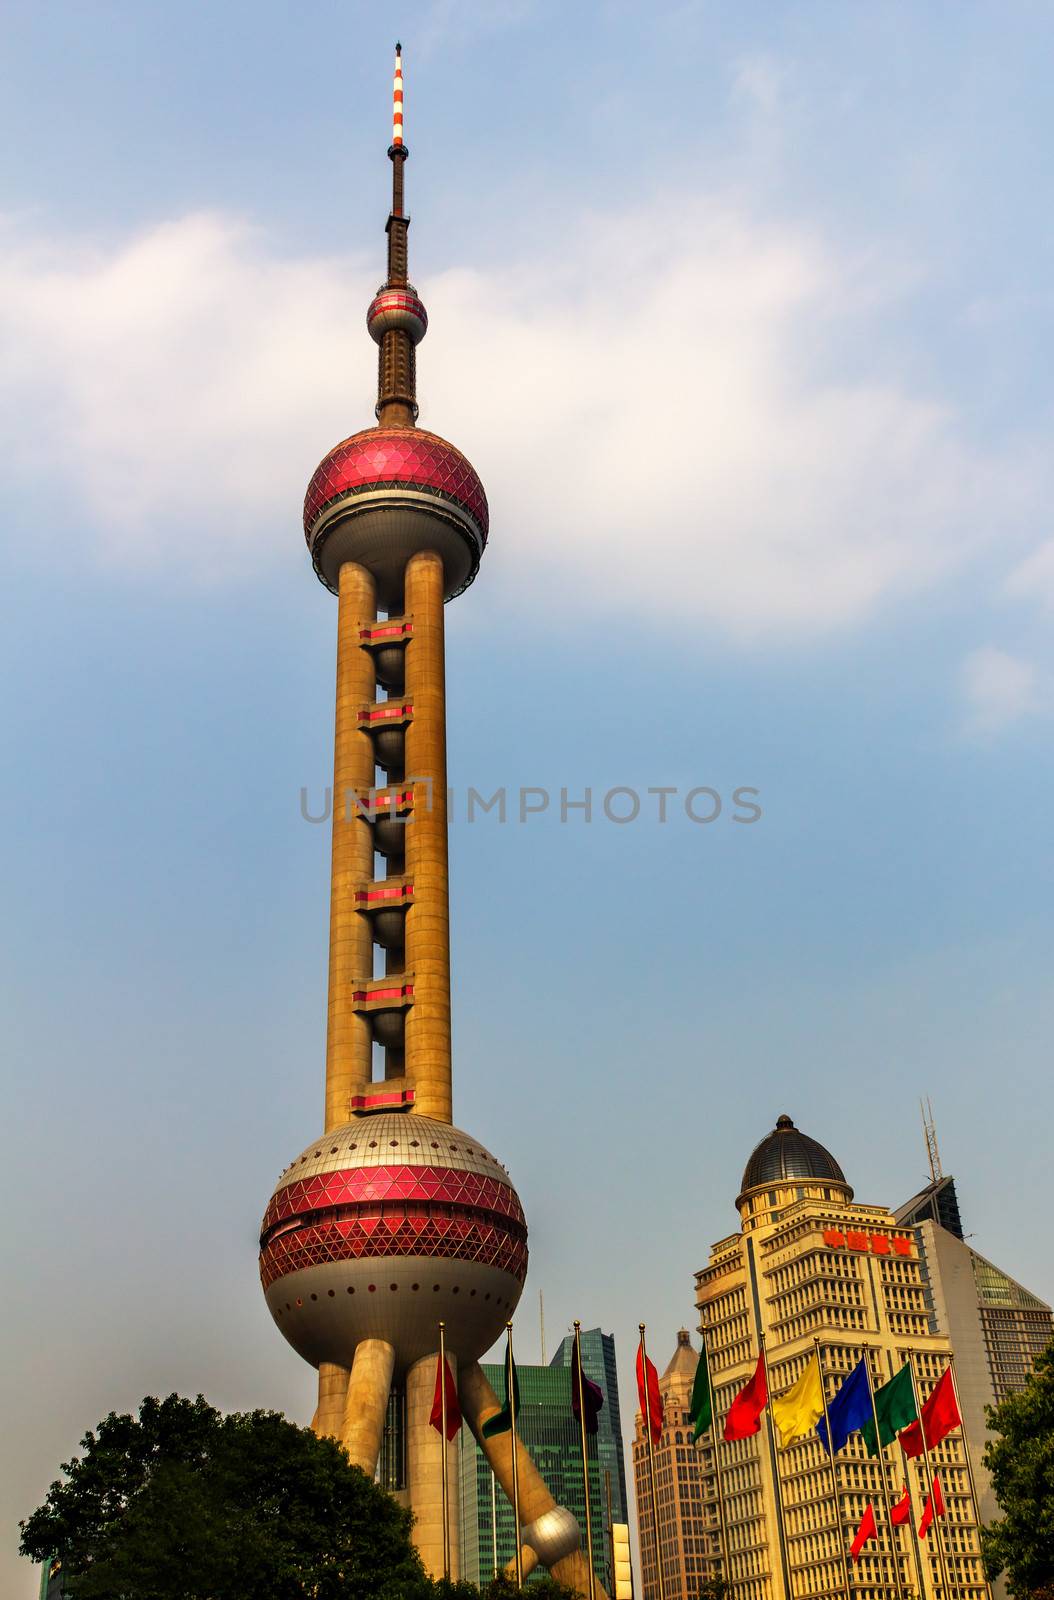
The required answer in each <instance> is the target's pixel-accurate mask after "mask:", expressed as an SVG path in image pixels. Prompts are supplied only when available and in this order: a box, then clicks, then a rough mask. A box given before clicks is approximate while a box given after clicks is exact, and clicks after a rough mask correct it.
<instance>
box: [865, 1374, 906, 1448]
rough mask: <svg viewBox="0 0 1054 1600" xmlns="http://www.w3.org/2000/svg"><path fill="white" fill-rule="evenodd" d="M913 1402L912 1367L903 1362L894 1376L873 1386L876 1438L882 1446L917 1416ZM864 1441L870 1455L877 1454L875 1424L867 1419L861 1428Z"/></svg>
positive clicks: (891, 1440)
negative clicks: (876, 1422) (876, 1420)
mask: <svg viewBox="0 0 1054 1600" xmlns="http://www.w3.org/2000/svg"><path fill="white" fill-rule="evenodd" d="M918 1414H919V1413H918V1407H917V1406H916V1405H915V1386H914V1384H913V1383H912V1381H911V1368H910V1367H909V1366H908V1365H907V1364H906V1363H905V1365H904V1366H902V1367H901V1369H900V1371H899V1372H898V1373H897V1375H896V1377H895V1378H890V1380H889V1382H888V1383H884V1384H883V1385H882V1387H881V1389H876V1390H875V1415H876V1416H877V1418H878V1432H879V1438H880V1439H881V1441H882V1447H883V1449H884V1448H885V1446H886V1445H887V1444H892V1443H893V1440H894V1439H895V1438H896V1436H897V1434H898V1433H899V1432H900V1430H901V1428H906V1427H907V1426H908V1425H909V1423H912V1422H915V1421H916V1420H917V1418H918ZM860 1432H861V1433H862V1434H863V1436H864V1439H865V1441H866V1444H867V1453H868V1455H869V1456H877V1455H878V1446H877V1444H876V1442H875V1424H874V1422H872V1421H871V1420H870V1419H869V1420H868V1421H867V1422H865V1423H864V1426H863V1427H862V1428H861V1429H860Z"/></svg>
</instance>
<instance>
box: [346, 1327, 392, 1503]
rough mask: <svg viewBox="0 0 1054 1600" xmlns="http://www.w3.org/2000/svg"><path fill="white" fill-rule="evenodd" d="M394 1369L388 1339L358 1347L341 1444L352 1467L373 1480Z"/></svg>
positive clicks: (349, 1386) (363, 1342) (371, 1340)
mask: <svg viewBox="0 0 1054 1600" xmlns="http://www.w3.org/2000/svg"><path fill="white" fill-rule="evenodd" d="M394 1369H395V1351H394V1350H393V1349H392V1346H391V1345H390V1344H388V1343H387V1342H386V1341H385V1340H384V1339H362V1340H360V1342H359V1343H358V1344H357V1345H356V1346H355V1355H354V1358H353V1360H352V1363H351V1377H350V1378H349V1380H348V1392H347V1397H346V1399H345V1402H344V1423H343V1428H342V1430H341V1441H342V1443H343V1445H344V1448H345V1450H346V1451H347V1452H348V1458H349V1460H350V1461H351V1463H352V1465H353V1466H356V1467H361V1468H362V1470H363V1472H366V1473H368V1474H369V1476H370V1477H371V1478H372V1477H373V1474H374V1473H375V1472H376V1470H377V1457H378V1455H379V1454H380V1450H381V1436H382V1435H383V1433H384V1413H385V1411H386V1410H387V1409H388V1391H389V1390H390V1388H391V1386H392V1372H393V1371H394Z"/></svg>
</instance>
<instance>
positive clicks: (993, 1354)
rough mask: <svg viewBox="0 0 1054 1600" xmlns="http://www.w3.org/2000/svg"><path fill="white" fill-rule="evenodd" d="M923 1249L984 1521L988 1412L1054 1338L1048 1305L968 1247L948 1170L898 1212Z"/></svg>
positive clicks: (990, 1504) (930, 1305) (990, 1505)
mask: <svg viewBox="0 0 1054 1600" xmlns="http://www.w3.org/2000/svg"><path fill="white" fill-rule="evenodd" d="M895 1214H896V1219H897V1222H898V1223H900V1224H901V1225H903V1226H908V1225H910V1226H911V1227H912V1228H913V1229H914V1231H915V1237H916V1238H917V1240H918V1245H919V1265H920V1270H921V1273H922V1279H923V1283H924V1285H925V1297H926V1306H927V1311H928V1314H929V1320H930V1326H931V1328H932V1329H933V1331H934V1332H935V1333H941V1334H943V1335H944V1336H945V1337H946V1338H948V1339H949V1340H950V1341H951V1345H952V1349H953V1350H954V1351H955V1376H956V1381H957V1383H958V1388H959V1401H960V1404H961V1406H962V1411H963V1419H964V1421H965V1423H966V1429H967V1435H968V1437H969V1440H970V1451H971V1456H972V1459H973V1471H974V1482H975V1484H976V1486H977V1494H978V1499H979V1501H980V1510H981V1520H982V1522H992V1521H994V1520H995V1518H996V1517H998V1516H999V1506H998V1504H997V1503H996V1499H995V1496H994V1495H993V1493H992V1486H991V1481H990V1479H989V1476H988V1473H987V1472H986V1471H985V1468H984V1462H983V1457H984V1446H985V1443H986V1440H987V1436H988V1435H987V1422H986V1418H985V1407H986V1406H994V1405H998V1403H999V1401H1000V1400H1005V1399H1006V1398H1007V1396H1008V1395H1011V1394H1015V1393H1017V1391H1018V1390H1020V1389H1022V1388H1023V1387H1024V1385H1025V1382H1026V1380H1027V1379H1028V1377H1029V1374H1030V1373H1031V1371H1032V1368H1033V1367H1034V1366H1035V1363H1036V1357H1037V1356H1038V1355H1039V1354H1040V1353H1041V1352H1042V1351H1043V1350H1045V1349H1046V1348H1047V1346H1048V1345H1049V1344H1050V1342H1051V1339H1052V1338H1054V1314H1052V1313H1051V1308H1050V1306H1048V1305H1047V1304H1046V1302H1045V1301H1043V1300H1041V1299H1040V1298H1039V1296H1038V1295H1035V1294H1032V1293H1030V1292H1029V1290H1028V1289H1025V1288H1023V1287H1022V1286H1021V1284H1019V1283H1017V1282H1015V1280H1014V1279H1013V1278H1012V1277H1010V1275H1009V1273H1006V1272H1003V1271H1002V1270H1001V1269H1000V1268H999V1267H997V1266H995V1265H994V1264H993V1263H992V1262H991V1261H989V1260H987V1259H986V1257H985V1256H983V1255H981V1253H980V1252H979V1251H978V1250H975V1249H974V1248H973V1247H972V1245H969V1244H967V1243H966V1241H965V1239H964V1238H963V1229H962V1222H961V1220H960V1215H959V1199H958V1195H957V1194H956V1190H955V1179H954V1178H951V1177H947V1178H946V1177H945V1176H944V1174H943V1173H942V1172H940V1171H939V1169H938V1170H937V1171H935V1172H934V1174H933V1182H932V1183H930V1184H928V1185H927V1186H926V1188H925V1189H923V1190H922V1191H921V1192H920V1193H919V1194H917V1195H914V1196H912V1198H911V1199H910V1200H909V1201H907V1202H906V1203H905V1204H904V1205H902V1206H900V1207H898V1209H897V1211H896V1213H895Z"/></svg>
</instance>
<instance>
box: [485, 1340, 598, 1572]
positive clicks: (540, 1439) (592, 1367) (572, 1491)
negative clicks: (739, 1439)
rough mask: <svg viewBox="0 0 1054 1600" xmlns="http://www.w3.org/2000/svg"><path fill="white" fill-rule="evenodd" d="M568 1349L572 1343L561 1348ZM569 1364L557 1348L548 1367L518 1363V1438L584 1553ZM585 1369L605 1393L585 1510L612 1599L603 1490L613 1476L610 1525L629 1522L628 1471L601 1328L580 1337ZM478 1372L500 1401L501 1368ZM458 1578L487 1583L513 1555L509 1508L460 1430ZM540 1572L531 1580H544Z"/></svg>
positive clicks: (591, 1439)
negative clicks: (572, 1521) (574, 1527)
mask: <svg viewBox="0 0 1054 1600" xmlns="http://www.w3.org/2000/svg"><path fill="white" fill-rule="evenodd" d="M565 1344H567V1345H571V1341H570V1340H567V1341H565ZM570 1360H571V1357H570V1355H568V1356H567V1358H566V1364H565V1351H564V1344H561V1346H560V1349H559V1350H558V1351H557V1353H556V1355H555V1356H554V1358H553V1360H552V1362H551V1363H550V1365H549V1366H546V1367H541V1366H526V1365H523V1364H521V1363H519V1362H517V1367H516V1370H517V1372H518V1374H519V1380H520V1411H519V1416H518V1433H519V1435H520V1437H521V1439H522V1440H523V1443H524V1445H525V1446H526V1448H527V1449H528V1450H529V1451H530V1454H531V1457H532V1459H533V1461H534V1463H535V1465H536V1466H537V1468H538V1471H539V1472H540V1473H541V1475H542V1477H543V1478H544V1479H545V1482H546V1484H547V1486H548V1488H549V1491H550V1493H551V1494H552V1496H553V1498H554V1500H555V1501H556V1502H557V1504H558V1505H562V1506H566V1507H567V1509H568V1510H569V1511H571V1512H573V1513H574V1515H575V1517H576V1518H577V1519H578V1525H579V1527H580V1528H581V1529H582V1547H583V1550H584V1549H585V1525H586V1519H585V1496H584V1492H583V1484H582V1450H581V1442H580V1434H579V1425H578V1421H577V1419H576V1418H575V1416H574V1413H573V1412H572V1409H571V1365H570ZM582 1365H583V1368H584V1371H585V1374H586V1377H588V1378H591V1379H592V1381H593V1382H594V1383H596V1384H598V1385H599V1387H600V1388H601V1389H602V1390H603V1393H604V1405H603V1409H602V1410H601V1413H600V1430H599V1431H598V1433H597V1434H595V1435H592V1436H589V1435H587V1441H588V1453H589V1503H590V1514H591V1517H592V1523H593V1566H594V1570H595V1572H596V1575H597V1577H598V1579H599V1580H600V1582H601V1583H602V1584H603V1585H604V1587H605V1589H607V1590H608V1592H609V1593H612V1592H613V1590H614V1573H613V1571H612V1560H611V1546H610V1538H609V1521H608V1502H607V1489H608V1482H609V1475H610V1488H611V1520H613V1521H614V1522H616V1523H618V1522H625V1521H626V1510H625V1507H626V1488H625V1485H626V1468H625V1462H624V1459H623V1453H622V1432H621V1426H620V1422H619V1404H618V1380H617V1377H616V1376H615V1341H614V1339H613V1338H612V1337H611V1335H610V1334H604V1333H601V1331H600V1329H599V1328H595V1329H591V1330H590V1331H589V1332H588V1333H583V1335H582ZM483 1371H484V1373H485V1374H486V1377H487V1380H488V1382H489V1383H490V1384H491V1386H492V1387H493V1389H494V1391H495V1393H496V1394H497V1395H498V1397H499V1398H502V1399H503V1398H504V1395H505V1368H504V1365H503V1364H502V1363H500V1362H498V1363H493V1364H487V1363H484V1366H483ZM459 1500H460V1505H459V1514H460V1519H461V1573H462V1576H463V1577H465V1578H468V1579H470V1580H471V1581H473V1582H475V1583H486V1582H488V1581H489V1580H490V1579H491V1578H492V1577H493V1576H494V1573H495V1571H499V1572H500V1571H501V1570H502V1568H504V1567H505V1566H506V1565H507V1564H508V1563H509V1562H510V1561H512V1560H513V1558H514V1556H515V1553H516V1546H515V1543H514V1529H513V1516H512V1507H511V1506H510V1505H509V1504H508V1503H507V1501H506V1500H505V1497H504V1496H503V1495H502V1494H501V1493H500V1491H499V1492H498V1493H495V1490H494V1479H493V1475H492V1473H491V1470H490V1468H489V1466H488V1465H487V1462H486V1459H485V1457H484V1455H483V1453H482V1451H481V1450H480V1448H479V1446H478V1445H477V1444H476V1441H475V1439H474V1438H473V1437H472V1434H471V1433H470V1432H469V1430H468V1428H466V1427H463V1428H462V1430H461V1480H460V1496H459ZM544 1575H545V1574H544V1570H543V1569H541V1568H539V1569H538V1570H537V1572H536V1573H534V1574H532V1578H531V1579H528V1582H531V1581H532V1579H537V1580H540V1579H541V1578H542V1577H544Z"/></svg>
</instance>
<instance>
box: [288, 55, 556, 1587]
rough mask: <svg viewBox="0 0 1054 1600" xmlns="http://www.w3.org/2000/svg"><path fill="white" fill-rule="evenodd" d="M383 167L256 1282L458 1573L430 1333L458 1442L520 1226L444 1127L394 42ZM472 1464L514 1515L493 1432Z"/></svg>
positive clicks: (326, 1420) (430, 533) (345, 447)
mask: <svg viewBox="0 0 1054 1600" xmlns="http://www.w3.org/2000/svg"><path fill="white" fill-rule="evenodd" d="M388 155H389V158H390V160H391V163H392V204H391V212H390V214H389V217H388V222H387V238H388V247H387V276H386V278H385V281H384V283H383V284H382V285H381V288H380V289H379V290H378V292H377V294H376V295H375V296H374V298H373V300H372V302H371V304H370V306H369V309H368V311H367V314H366V325H367V328H368V330H369V333H370V335H371V337H372V338H373V339H374V341H375V342H376V344H377V347H378V379H377V405H376V417H377V422H376V426H374V427H371V428H366V429H364V430H363V431H361V432H359V433H355V434H352V435H351V437H350V438H347V439H344V440H343V441H342V442H341V443H340V444H338V445H336V446H335V447H334V448H333V449H332V450H330V451H329V453H328V454H327V455H326V456H325V457H324V458H323V460H322V461H321V463H320V464H319V466H318V468H317V470H316V471H315V473H314V475H313V476H312V478H311V481H310V483H309V485H308V489H307V496H306V499H305V502H304V531H305V535H306V538H307V545H308V550H309V552H310V556H311V561H312V564H313V566H314V569H315V572H316V574H317V576H318V577H319V578H320V580H321V581H322V583H323V585H324V586H325V587H326V588H327V589H328V590H330V591H331V593H333V594H334V595H336V596H337V597H338V611H337V690H336V735H335V745H334V774H333V795H334V804H333V861H332V890H331V899H330V940H329V1018H328V1021H329V1026H328V1035H327V1053H326V1092H325V1115H324V1126H323V1130H322V1132H321V1133H320V1134H319V1136H318V1137H317V1138H316V1139H314V1140H313V1141H312V1143H311V1144H310V1145H308V1147H307V1149H306V1150H304V1151H303V1153H301V1154H299V1155H297V1156H296V1157H295V1159H294V1160H293V1161H292V1162H291V1163H290V1164H289V1166H288V1167H287V1168H286V1169H285V1171H284V1172H283V1173H282V1175H281V1177H280V1178H279V1180H278V1183H277V1184H276V1186H275V1189H274V1193H273V1194H272V1196H271V1200H270V1203H269V1205H268V1207H267V1211H266V1214H265V1216H264V1221H263V1226H262V1232H261V1239H260V1274H261V1281H262V1284H263V1289H264V1293H265V1296H266V1299H267V1305H268V1308H269V1310H270V1312H271V1315H272V1316H273V1318H274V1320H275V1322H276V1324H277V1326H278V1328H279V1330H280V1332H281V1333H282V1334H283V1335H284V1337H285V1338H286V1339H287V1340H288V1341H289V1343H290V1344H291V1345H292V1346H293V1348H294V1349H295V1350H296V1351H297V1353H298V1354H299V1355H301V1356H302V1357H303V1358H304V1359H305V1360H306V1361H309V1362H310V1363H311V1365H312V1366H314V1367H317V1369H318V1406H317V1409H316V1412H315V1418H314V1426H315V1428H316V1429H317V1431H318V1432H319V1433H321V1434H329V1435H332V1436H334V1437H336V1438H339V1439H341V1440H342V1441H343V1443H344V1445H345V1448H346V1449H347V1451H348V1454H349V1456H350V1457H351V1459H352V1460H353V1461H355V1462H357V1463H358V1464H359V1465H360V1466H361V1467H363V1468H364V1469H365V1470H366V1471H367V1472H370V1473H373V1472H374V1471H375V1470H376V1468H377V1465H378V1458H379V1457H380V1456H381V1453H382V1447H383V1467H382V1477H383V1479H384V1481H385V1482H386V1483H387V1484H388V1485H389V1486H390V1487H391V1488H392V1490H393V1492H395V1493H397V1494H399V1495H401V1496H403V1497H404V1498H405V1499H406V1500H407V1502H408V1503H409V1505H410V1506H411V1507H412V1509H413V1512H414V1517H415V1528H414V1537H415V1539H416V1540H417V1543H418V1546H419V1548H420V1550H421V1553H422V1556H423V1558H424V1560H425V1563H426V1565H427V1566H428V1567H429V1568H430V1570H431V1571H432V1572H435V1573H439V1572H442V1571H443V1570H444V1567H445V1566H446V1565H447V1563H448V1561H449V1566H450V1569H451V1571H452V1572H453V1573H454V1574H456V1573H457V1570H458V1560H457V1528H458V1519H457V1515H456V1506H457V1499H456V1491H457V1472H456V1462H457V1454H456V1449H455V1448H454V1447H452V1446H450V1445H448V1444H447V1443H446V1442H445V1441H444V1440H441V1438H440V1435H439V1432H438V1431H437V1430H436V1429H435V1428H434V1427H433V1426H432V1425H431V1423H430V1420H429V1419H430V1413H431V1411H432V1402H433V1394H434V1391H435V1385H436V1377H437V1351H438V1347H439V1325H440V1323H441V1322H442V1323H443V1324H445V1337H446V1348H447V1351H448V1353H449V1361H450V1366H451V1369H452V1371H453V1373H454V1374H455V1376H456V1383H457V1389H458V1394H459V1398H460V1405H461V1409H462V1411H463V1413H464V1415H465V1417H466V1419H467V1420H468V1422H469V1424H470V1426H471V1427H472V1429H473V1431H474V1432H475V1433H476V1434H477V1436H480V1429H481V1425H482V1423H483V1422H484V1421H485V1420H486V1419H487V1418H488V1417H490V1416H491V1415H493V1414H494V1413H495V1412H497V1410H498V1409H499V1406H498V1401H497V1398H496V1396H495V1394H494V1391H493V1389H492V1388H491V1386H490V1383H489V1382H488V1380H487V1378H486V1376H485V1374H484V1373H483V1371H482V1369H481V1367H480V1365H479V1358H480V1356H481V1355H483V1353H484V1352H485V1351H486V1350H487V1349H488V1348H489V1347H490V1346H491V1345H492V1344H493V1343H494V1342H495V1340H496V1339H497V1338H498V1337H499V1336H500V1335H501V1332H502V1330H503V1328H504V1326H505V1323H506V1321H507V1320H508V1319H509V1318H511V1316H512V1313H513V1311H514V1310H515V1307H516V1304H517V1302H518V1300H519V1297H520V1293H521V1291H522V1288H523V1282H524V1278H525V1276H526V1272H527V1226H526V1222H525V1219H524V1215H523V1211H522V1208H521V1206H520V1202H519V1199H518V1198H517V1195H516V1191H515V1189H514V1188H513V1186H512V1183H511V1181H510V1179H509V1176H508V1174H507V1172H506V1171H505V1169H504V1167H503V1166H502V1165H501V1163H500V1162H499V1161H497V1160H496V1159H495V1157H494V1156H493V1155H491V1153H490V1152H489V1151H488V1150H485V1149H484V1148H483V1146H482V1145H481V1144H480V1142H479V1140H478V1139H476V1138H474V1137H473V1136H472V1135H471V1134H468V1133H464V1132H462V1131H461V1130H459V1129H458V1128H456V1127H454V1126H453V1123H452V1114H453V1112H452V1063H451V1050H450V944H449V905H448V892H447V817H446V796H447V778H446V693H445V676H444V607H445V603H446V602H447V601H449V600H452V599H453V598H454V597H455V596H457V595H459V594H462V593H463V592H464V590H465V589H467V588H468V586H469V585H470V584H471V583H472V581H473V579H474V578H475V576H476V573H477V571H478V569H479V564H480V560H481V558H482V555H483V551H484V548H485V546H486V542H487V532H488V511H487V497H486V495H485V493H484V490H483V485H482V483H481V482H480V480H479V477H478V476H477V474H476V472H475V471H474V469H473V468H472V466H471V465H470V463H469V462H468V461H467V460H466V459H465V457H464V456H463V455H462V454H461V452H460V451H459V450H457V449H456V448H455V447H454V446H453V445H452V444H448V443H447V441H446V440H445V439H442V438H440V437H439V436H438V435H437V434H434V433H428V432H425V431H424V430H423V429H421V428H419V427H418V426H417V414H418V407H417V397H416V354H417V346H418V344H419V343H420V342H421V340H422V339H423V338H424V336H425V333H426V331H427V328H428V317H427V314H426V312H425V308H424V305H423V303H422V301H421V299H420V297H419V296H418V294H417V291H416V290H415V288H414V286H413V285H412V284H411V283H410V281H409V277H408V263H407V234H408V229H409V218H408V217H407V215H406V212H405V209H404V194H403V178H404V168H405V163H406V159H407V155H408V151H407V147H406V144H405V142H404V137H403V75H402V55H401V50H400V48H399V47H397V48H396V62H395V82H394V92H393V116H392V142H391V146H390V148H389V151H388ZM378 769H380V773H381V774H382V779H381V782H380V784H379V785H378V783H377V777H378ZM481 1447H482V1449H483V1450H484V1452H485V1453H486V1456H487V1459H488V1461H489V1462H490V1465H491V1466H492V1467H493V1469H494V1472H495V1473H496V1475H497V1478H498V1481H499V1482H500V1484H501V1486H502V1488H503V1490H504V1491H505V1492H506V1494H509V1495H510V1496H511V1494H512V1492H513V1470H512V1459H513V1458H512V1440H511V1437H510V1435H509V1434H508V1433H507V1432H506V1433H501V1434H498V1435H497V1436H496V1437H494V1438H491V1439H485V1440H482V1441H481ZM518 1483H519V1504H520V1516H521V1523H522V1524H525V1526H523V1528H522V1540H523V1545H524V1549H525V1555H526V1561H527V1565H528V1566H530V1565H531V1564H532V1563H533V1562H535V1561H540V1562H541V1563H542V1564H543V1565H545V1566H549V1567H551V1568H552V1570H553V1571H554V1572H555V1573H556V1574H557V1576H558V1577H560V1578H561V1579H562V1580H564V1581H566V1582H568V1583H571V1584H573V1585H575V1586H577V1587H578V1588H582V1589H584V1588H585V1586H586V1578H585V1563H584V1561H583V1558H582V1556H581V1554H580V1551H579V1548H578V1545H579V1530H578V1527H577V1524H576V1522H575V1519H574V1517H573V1516H572V1515H571V1513H570V1512H569V1511H567V1510H566V1508H561V1507H558V1506H557V1505H556V1503H555V1502H554V1500H553V1497H552V1495H551V1494H550V1493H549V1491H548V1489H547V1488H546V1486H545V1483H544V1481H543V1479H542V1478H541V1476H540V1475H539V1473H538V1472H537V1469H536V1468H535V1467H534V1465H533V1463H532V1462H531V1460H530V1457H529V1455H528V1453H527V1452H526V1451H521V1452H520V1457H519V1473H518Z"/></svg>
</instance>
